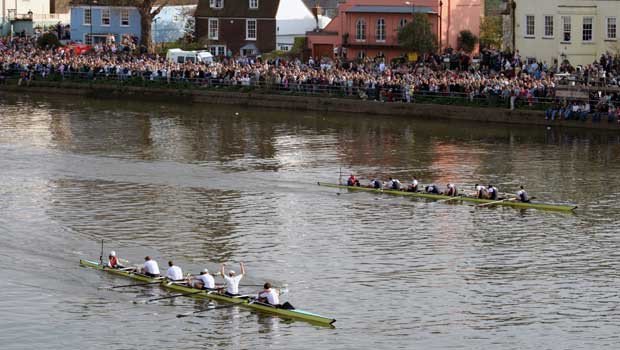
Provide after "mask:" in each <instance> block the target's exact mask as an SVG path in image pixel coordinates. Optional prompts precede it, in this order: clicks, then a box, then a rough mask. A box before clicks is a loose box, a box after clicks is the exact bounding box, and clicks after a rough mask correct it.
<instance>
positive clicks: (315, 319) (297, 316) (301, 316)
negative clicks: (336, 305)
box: [80, 259, 336, 327]
mask: <svg viewBox="0 0 620 350" xmlns="http://www.w3.org/2000/svg"><path fill="white" fill-rule="evenodd" d="M80 265H82V266H85V267H90V268H93V269H97V270H101V271H105V272H108V273H111V274H113V275H118V276H123V277H128V278H131V279H133V280H136V281H140V282H145V283H149V282H157V281H158V279H156V278H152V277H148V276H144V275H140V274H136V273H133V272H131V271H123V270H117V269H109V268H102V267H101V265H100V264H99V262H96V261H90V260H82V259H80ZM161 287H163V288H165V289H168V290H171V291H175V292H180V293H196V294H192V296H194V297H199V298H207V299H212V300H215V301H219V302H225V303H232V304H237V305H239V306H242V307H246V308H249V309H252V310H253V311H257V312H261V313H268V314H272V315H276V316H279V317H282V318H285V319H294V320H302V321H306V322H310V323H312V324H316V325H319V326H331V327H333V324H334V322H336V320H335V319H333V318H329V317H325V316H321V315H318V314H315V313H312V312H309V311H305V310H301V309H293V310H286V309H278V308H276V307H273V306H270V305H265V304H258V303H251V302H250V301H249V300H247V299H242V298H232V297H229V296H226V295H223V294H219V293H216V292H209V291H206V290H202V291H201V290H200V289H196V288H190V287H187V286H184V285H179V284H176V283H172V282H170V281H167V280H165V279H164V280H162V282H161Z"/></svg>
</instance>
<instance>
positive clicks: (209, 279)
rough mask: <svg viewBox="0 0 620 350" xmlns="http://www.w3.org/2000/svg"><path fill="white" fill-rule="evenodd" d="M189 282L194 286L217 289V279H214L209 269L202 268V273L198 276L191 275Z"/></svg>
mask: <svg viewBox="0 0 620 350" xmlns="http://www.w3.org/2000/svg"><path fill="white" fill-rule="evenodd" d="M187 282H188V283H189V285H190V286H192V288H198V289H215V279H213V276H211V275H210V274H209V270H208V269H204V270H202V271H201V272H200V275H198V276H196V277H191V276H190V277H189V278H188V279H187Z"/></svg>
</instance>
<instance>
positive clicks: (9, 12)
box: [0, 0, 69, 35]
mask: <svg viewBox="0 0 620 350" xmlns="http://www.w3.org/2000/svg"><path fill="white" fill-rule="evenodd" d="M54 5H55V0H0V10H1V11H2V15H1V16H0V35H8V34H9V33H10V32H11V30H12V31H13V32H14V33H19V32H21V30H22V29H21V28H24V24H26V23H27V24H28V25H27V27H29V28H30V31H32V26H37V25H51V24H56V23H58V22H61V23H69V15H68V14H67V13H56V11H55V8H54Z"/></svg>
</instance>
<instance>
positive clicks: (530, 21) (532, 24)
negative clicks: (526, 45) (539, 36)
mask: <svg viewBox="0 0 620 350" xmlns="http://www.w3.org/2000/svg"><path fill="white" fill-rule="evenodd" d="M534 35H536V21H535V18H534V16H525V36H526V37H533V36H534Z"/></svg>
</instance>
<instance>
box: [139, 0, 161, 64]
mask: <svg viewBox="0 0 620 350" xmlns="http://www.w3.org/2000/svg"><path fill="white" fill-rule="evenodd" d="M157 2H158V1H156V0H138V1H137V4H136V7H137V8H138V11H139V12H140V27H141V33H140V43H141V44H142V46H143V47H144V48H146V50H147V51H148V52H149V53H153V52H154V49H155V48H154V46H153V39H152V32H153V19H154V18H155V17H156V16H157V15H158V14H159V13H160V12H161V10H162V9H163V8H164V7H165V6H166V5H167V4H168V1H167V0H165V1H163V2H161V3H160V5H159V6H158V7H157V8H155V9H153V7H155V3H157Z"/></svg>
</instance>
